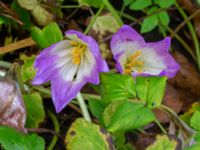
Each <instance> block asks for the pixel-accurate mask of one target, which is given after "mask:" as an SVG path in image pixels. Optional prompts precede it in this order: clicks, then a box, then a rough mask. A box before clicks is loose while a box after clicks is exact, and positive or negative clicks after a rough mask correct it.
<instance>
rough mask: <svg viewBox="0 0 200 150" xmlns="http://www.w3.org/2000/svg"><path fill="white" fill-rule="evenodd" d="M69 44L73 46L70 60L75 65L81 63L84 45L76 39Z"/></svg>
mask: <svg viewBox="0 0 200 150" xmlns="http://www.w3.org/2000/svg"><path fill="white" fill-rule="evenodd" d="M70 44H71V45H72V46H73V49H72V62H73V63H74V64H76V65H79V64H80V63H81V58H82V56H83V53H84V51H85V49H86V45H85V44H83V43H79V42H76V41H70Z"/></svg>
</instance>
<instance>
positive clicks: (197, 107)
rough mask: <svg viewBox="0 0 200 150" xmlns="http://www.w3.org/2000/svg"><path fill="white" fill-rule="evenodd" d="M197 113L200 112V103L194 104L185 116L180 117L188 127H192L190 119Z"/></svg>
mask: <svg viewBox="0 0 200 150" xmlns="http://www.w3.org/2000/svg"><path fill="white" fill-rule="evenodd" d="M195 111H200V103H199V102H194V103H193V104H192V107H191V108H190V109H189V110H188V111H187V112H185V113H184V114H183V115H180V118H181V119H182V120H183V121H184V122H186V123H187V124H188V125H190V119H191V117H192V115H193V114H194V112H195Z"/></svg>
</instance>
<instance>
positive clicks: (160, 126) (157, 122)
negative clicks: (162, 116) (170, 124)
mask: <svg viewBox="0 0 200 150" xmlns="http://www.w3.org/2000/svg"><path fill="white" fill-rule="evenodd" d="M155 123H156V124H157V125H158V127H159V128H160V130H161V131H162V132H163V133H164V134H167V131H166V130H165V129H164V128H163V126H162V125H161V123H160V122H159V121H158V119H157V118H156V119H155Z"/></svg>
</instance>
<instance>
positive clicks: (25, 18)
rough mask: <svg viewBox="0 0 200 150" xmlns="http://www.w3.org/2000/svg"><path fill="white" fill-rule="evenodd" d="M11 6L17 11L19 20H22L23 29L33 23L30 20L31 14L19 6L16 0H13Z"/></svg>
mask: <svg viewBox="0 0 200 150" xmlns="http://www.w3.org/2000/svg"><path fill="white" fill-rule="evenodd" d="M11 8H12V9H13V10H14V11H15V12H16V13H17V15H18V16H19V18H20V20H21V21H22V22H23V27H22V28H23V29H29V28H30V27H31V26H32V25H33V24H32V22H31V15H30V14H29V12H28V11H27V10H25V9H23V8H21V7H20V6H19V5H18V3H17V1H16V0H14V1H13V3H12V5H11Z"/></svg>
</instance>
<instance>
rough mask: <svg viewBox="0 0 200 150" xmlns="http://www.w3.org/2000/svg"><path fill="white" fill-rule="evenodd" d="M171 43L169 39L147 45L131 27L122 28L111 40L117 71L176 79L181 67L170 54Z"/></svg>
mask: <svg viewBox="0 0 200 150" xmlns="http://www.w3.org/2000/svg"><path fill="white" fill-rule="evenodd" d="M170 41H171V39H170V38H169V37H167V38H165V39H164V40H162V41H159V42H150V43H146V42H145V41H144V39H143V37H142V36H141V35H139V34H138V33H137V32H136V31H135V30H134V29H132V28H131V27H130V26H128V25H124V26H122V27H121V28H120V29H119V31H118V32H117V33H115V35H114V36H113V37H112V39H111V50H112V53H113V55H114V59H115V60H116V68H117V70H118V71H119V72H120V73H124V74H131V75H133V76H138V75H141V76H168V78H172V77H174V76H175V75H176V73H177V71H178V70H179V68H180V67H179V65H178V64H177V63H176V61H175V60H174V59H173V57H172V56H171V55H170V54H169V48H170V43H171V42H170Z"/></svg>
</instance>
